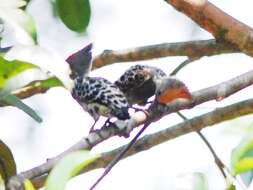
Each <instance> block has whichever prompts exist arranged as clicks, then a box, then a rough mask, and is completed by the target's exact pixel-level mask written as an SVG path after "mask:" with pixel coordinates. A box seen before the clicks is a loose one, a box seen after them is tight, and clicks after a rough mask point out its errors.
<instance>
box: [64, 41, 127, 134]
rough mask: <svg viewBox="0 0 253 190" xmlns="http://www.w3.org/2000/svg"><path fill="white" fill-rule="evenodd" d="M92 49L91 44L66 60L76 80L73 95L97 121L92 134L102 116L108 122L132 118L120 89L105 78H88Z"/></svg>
mask: <svg viewBox="0 0 253 190" xmlns="http://www.w3.org/2000/svg"><path fill="white" fill-rule="evenodd" d="M91 49H92V45H91V44H89V45H88V46H86V47H84V48H83V49H81V50H80V51H78V52H76V53H74V54H72V55H71V56H69V57H68V58H67V60H66V61H67V62H68V63H69V64H70V68H71V70H72V74H71V77H72V78H73V80H74V86H73V88H72V91H71V94H72V96H73V98H74V99H75V100H76V101H77V102H78V103H79V104H80V105H81V106H82V108H83V109H84V110H85V111H87V112H88V113H89V114H90V115H91V116H92V117H93V119H94V120H95V122H94V124H93V126H92V127H91V130H90V132H91V131H92V130H93V128H94V126H95V124H96V122H97V121H98V119H99V117H100V116H105V117H108V120H109V119H110V118H111V117H116V118H118V119H120V120H126V119H129V118H130V116H129V113H128V108H129V105H128V102H127V99H126V97H125V96H124V94H123V93H122V92H121V91H120V90H119V88H118V87H117V86H116V85H115V84H112V83H111V82H110V81H108V80H106V79H104V78H101V77H89V76H88V74H89V72H90V69H91V63H92V62H91V58H92V55H91Z"/></svg>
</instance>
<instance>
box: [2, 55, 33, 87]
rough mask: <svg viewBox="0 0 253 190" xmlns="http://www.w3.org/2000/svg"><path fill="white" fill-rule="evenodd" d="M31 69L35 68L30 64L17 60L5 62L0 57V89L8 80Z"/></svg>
mask: <svg viewBox="0 0 253 190" xmlns="http://www.w3.org/2000/svg"><path fill="white" fill-rule="evenodd" d="M32 68H36V66H35V65H33V64H31V63H27V62H23V61H18V60H13V61H7V60H5V59H4V58H3V57H1V56H0V89H1V88H3V87H4V85H5V83H6V81H7V80H9V79H10V78H12V77H14V76H16V75H17V74H19V73H21V72H23V71H25V70H27V69H32Z"/></svg>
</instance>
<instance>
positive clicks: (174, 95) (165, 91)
mask: <svg viewBox="0 0 253 190" xmlns="http://www.w3.org/2000/svg"><path fill="white" fill-rule="evenodd" d="M179 99H181V100H191V99H192V96H191V93H190V92H189V90H188V88H187V87H186V85H185V84H184V83H183V82H182V81H180V80H178V79H175V78H163V79H162V80H161V81H160V82H159V83H158V84H157V89H156V100H157V101H158V103H160V104H168V103H171V102H172V101H174V100H179Z"/></svg>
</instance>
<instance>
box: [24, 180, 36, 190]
mask: <svg viewBox="0 0 253 190" xmlns="http://www.w3.org/2000/svg"><path fill="white" fill-rule="evenodd" d="M24 188H25V190H36V189H35V187H34V186H33V184H32V182H31V181H30V180H29V179H25V180H24Z"/></svg>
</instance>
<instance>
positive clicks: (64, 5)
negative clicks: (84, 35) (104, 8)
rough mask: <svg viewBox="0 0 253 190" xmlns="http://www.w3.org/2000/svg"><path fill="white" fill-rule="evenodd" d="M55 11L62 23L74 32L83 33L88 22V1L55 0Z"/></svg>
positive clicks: (89, 12)
mask: <svg viewBox="0 0 253 190" xmlns="http://www.w3.org/2000/svg"><path fill="white" fill-rule="evenodd" d="M56 10H57V12H58V15H59V16H60V18H61V20H62V21H63V23H64V24H65V25H66V26H67V27H68V28H69V29H70V30H73V31H75V32H83V31H84V30H85V29H86V28H87V26H88V24H89V21H90V14H91V10H90V2H89V0H75V1H70V0H56Z"/></svg>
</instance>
